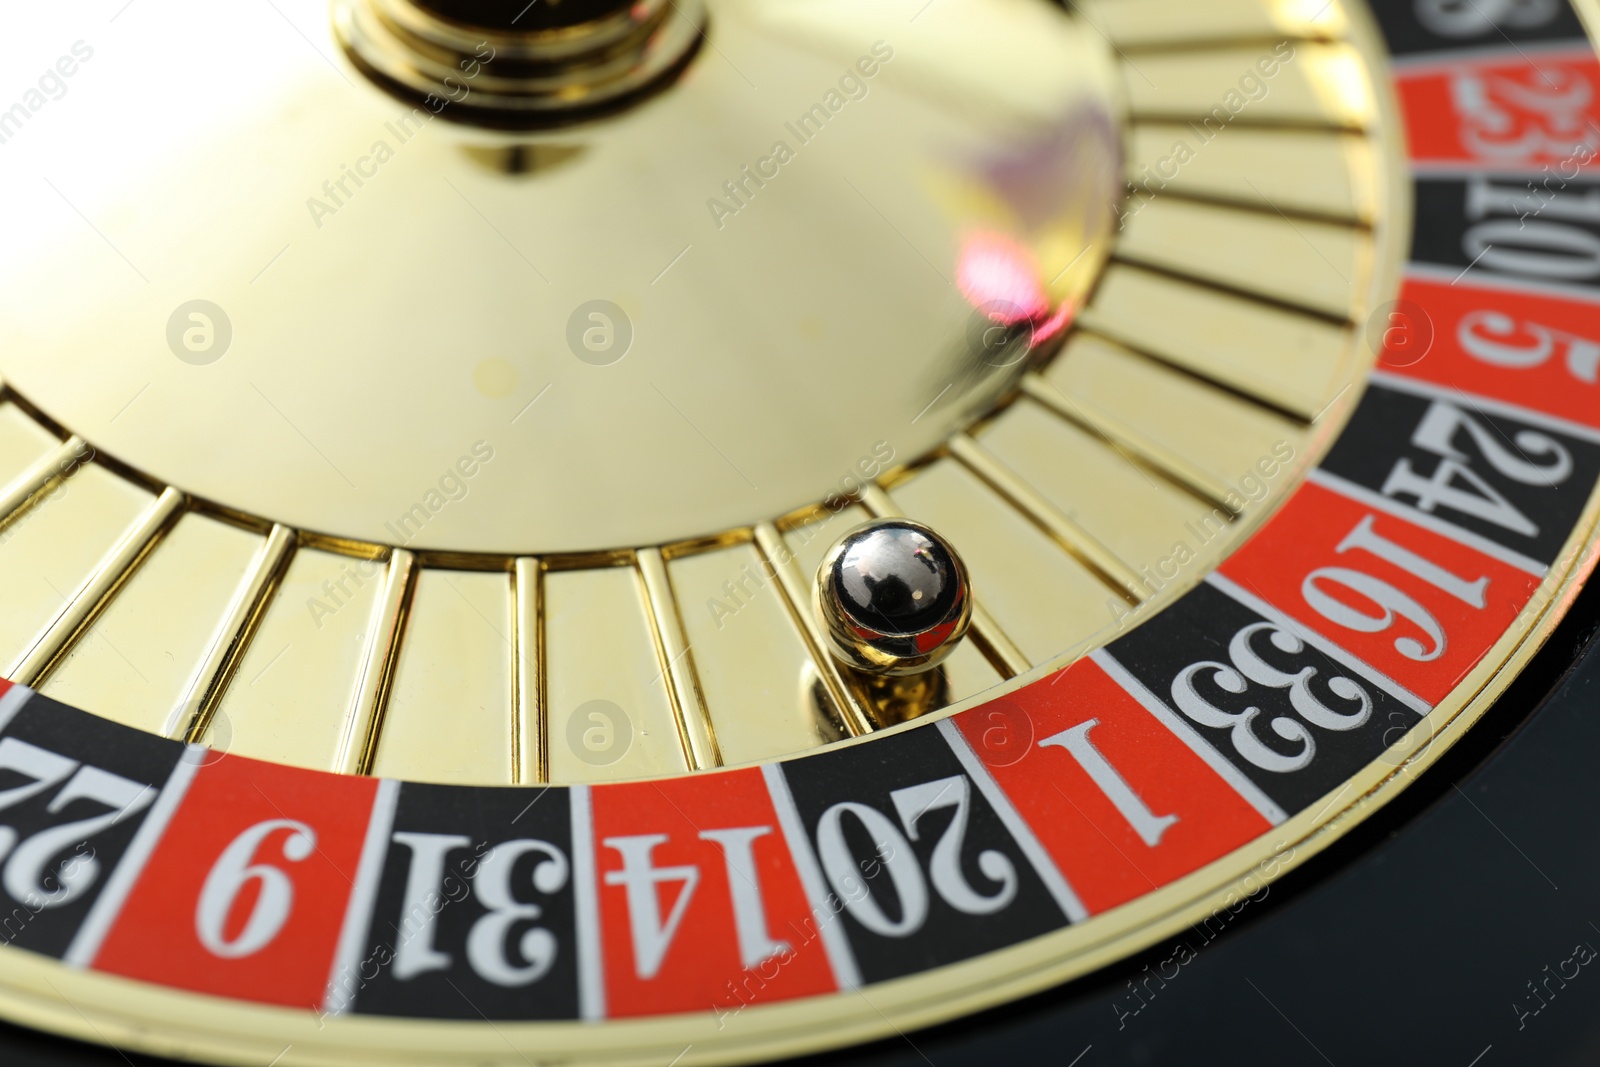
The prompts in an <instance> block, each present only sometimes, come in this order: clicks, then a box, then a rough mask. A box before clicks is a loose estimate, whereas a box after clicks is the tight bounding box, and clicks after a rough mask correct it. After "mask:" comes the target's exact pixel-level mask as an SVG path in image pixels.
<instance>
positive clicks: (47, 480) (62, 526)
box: [0, 442, 155, 667]
mask: <svg viewBox="0 0 1600 1067" xmlns="http://www.w3.org/2000/svg"><path fill="white" fill-rule="evenodd" d="M68 443H69V444H71V443H72V442H68ZM74 454H75V453H74V452H72V451H71V450H65V449H64V450H63V451H62V452H60V453H57V454H56V455H54V456H50V457H46V460H45V461H42V462H41V463H40V464H38V465H36V466H35V467H34V468H33V469H32V470H30V471H28V472H26V473H25V474H24V475H23V476H22V477H21V478H19V479H18V481H17V482H14V483H13V489H14V490H15V491H14V492H7V494H6V495H7V497H10V498H11V499H12V500H14V499H17V498H18V497H21V498H23V499H26V500H29V501H30V502H29V503H28V504H27V506H26V507H25V508H24V510H22V511H20V512H17V513H15V514H13V515H11V516H10V518H9V521H8V522H7V523H6V525H5V526H4V527H3V528H0V584H3V585H4V588H5V589H6V610H5V611H4V613H0V649H3V650H4V652H3V656H0V661H3V662H5V663H6V664H7V665H8V666H13V667H14V666H17V665H20V663H21V661H22V660H23V659H24V658H25V657H26V656H27V654H28V652H29V651H30V650H31V649H32V648H33V647H34V646H35V644H36V642H37V640H38V638H39V635H40V634H41V632H42V631H43V630H44V628H45V627H47V626H49V625H50V623H51V622H52V621H54V620H55V619H56V618H57V617H58V616H60V614H61V612H62V609H63V608H65V607H66V606H67V604H68V602H69V600H70V599H71V597H72V595H73V593H74V592H76V591H77V590H78V589H80V588H81V587H82V586H83V584H84V582H86V581H87V580H89V578H90V577H91V576H92V575H93V574H94V572H95V570H96V568H97V567H98V566H99V564H100V561H101V559H102V557H104V556H105V554H106V553H107V552H108V551H110V550H111V549H112V548H114V547H115V546H116V544H117V542H118V541H119V540H120V539H121V537H122V535H123V534H124V532H125V531H126V530H127V529H128V527H129V525H130V524H132V523H133V522H134V520H135V519H136V518H137V517H138V516H139V515H140V514H141V513H142V512H143V511H144V509H145V508H147V507H149V505H150V502H151V501H153V500H154V499H155V498H154V496H153V495H152V494H150V493H148V492H146V491H145V490H143V489H141V488H139V487H137V486H135V485H133V484H132V483H130V482H128V481H125V480H124V479H122V478H119V477H118V476H117V475H115V474H112V473H111V472H110V471H108V470H107V469H106V468H105V467H103V466H100V465H99V464H96V463H89V464H83V465H81V466H79V467H77V468H76V469H75V470H74V472H73V474H72V475H71V476H70V477H68V478H66V479H59V478H56V477H54V473H53V472H54V471H55V470H57V469H58V466H59V462H60V461H61V460H62V459H65V458H66V457H69V456H71V455H74ZM58 457H60V458H59V459H58ZM40 485H48V486H50V487H51V488H50V489H49V490H48V491H46V492H44V493H42V494H39V493H37V492H35V491H34V487H36V486H40ZM6 502H7V503H9V502H11V501H10V500H8V501H6Z"/></svg>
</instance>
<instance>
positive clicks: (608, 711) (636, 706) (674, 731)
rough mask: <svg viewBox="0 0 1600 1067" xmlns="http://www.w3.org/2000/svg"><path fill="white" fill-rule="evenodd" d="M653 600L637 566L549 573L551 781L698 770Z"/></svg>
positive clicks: (546, 596)
mask: <svg viewBox="0 0 1600 1067" xmlns="http://www.w3.org/2000/svg"><path fill="white" fill-rule="evenodd" d="M645 597H646V594H645V590H644V582H643V580H642V579H641V578H640V576H639V572H638V570H637V569H636V568H634V567H632V566H622V567H606V568H600V569H590V570H576V571H551V572H549V573H547V574H546V575H545V576H544V598H543V604H544V623H545V630H544V650H545V669H544V676H545V687H546V688H545V696H546V699H545V705H544V706H545V707H546V708H547V709H548V711H547V719H548V722H549V724H550V726H549V729H550V740H549V745H550V780H551V781H553V782H601V781H613V780H617V779H624V778H643V777H650V776H654V775H659V774H672V773H681V772H683V771H686V770H688V769H689V762H688V759H687V758H686V756H685V753H684V746H683V743H682V740H681V737H680V734H679V732H678V723H677V719H676V717H675V716H674V715H673V711H672V699H671V696H670V694H669V692H668V690H669V688H670V685H671V683H670V682H669V681H668V680H667V678H666V672H665V671H663V670H662V668H661V664H660V660H659V658H658V657H657V655H656V645H655V639H654V636H653V635H652V634H651V632H650V624H649V621H648V618H647V616H646V612H647V611H648V610H649V609H648V606H647V604H646V599H645Z"/></svg>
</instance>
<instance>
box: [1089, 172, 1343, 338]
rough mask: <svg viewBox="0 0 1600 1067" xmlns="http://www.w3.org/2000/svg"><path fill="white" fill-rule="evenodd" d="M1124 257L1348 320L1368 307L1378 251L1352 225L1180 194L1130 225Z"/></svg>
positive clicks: (1120, 251)
mask: <svg viewBox="0 0 1600 1067" xmlns="http://www.w3.org/2000/svg"><path fill="white" fill-rule="evenodd" d="M1117 256H1118V258H1119V259H1122V260H1126V261H1129V262H1133V263H1139V264H1142V265H1144V266H1149V267H1157V268H1161V269H1163V270H1168V271H1173V272H1175V273H1178V274H1184V275H1188V276H1189V277H1191V278H1195V279H1199V280H1205V281H1209V282H1211V283H1212V284H1214V285H1222V286H1227V287H1229V288H1232V289H1237V290H1240V291H1242V292H1246V293H1252V294H1258V295H1260V296H1265V297H1269V298H1271V299H1273V300H1278V301H1281V302H1283V303H1285V304H1288V305H1291V306H1294V307H1300V308H1305V309H1307V310H1309V311H1315V312H1318V313H1320V314H1323V315H1326V316H1328V317H1330V318H1334V319H1339V320H1344V319H1348V318H1356V317H1359V316H1360V315H1361V314H1362V312H1363V310H1364V308H1365V306H1366V305H1365V299H1364V298H1365V295H1366V289H1367V284H1368V281H1367V280H1368V279H1369V278H1370V277H1371V272H1372V249H1371V243H1370V241H1369V240H1368V238H1367V236H1366V235H1365V234H1363V233H1361V232H1360V231H1357V230H1353V229H1351V228H1350V227H1348V226H1338V225H1334V224H1331V223H1326V222H1318V221H1314V220H1311V219H1291V218H1288V217H1287V216H1284V215H1281V214H1278V213H1276V212H1274V213H1272V214H1263V213H1261V212H1256V211H1249V210H1246V209H1243V208H1232V207H1224V206H1222V205H1220V204H1202V203H1197V202H1194V201H1188V200H1180V199H1178V198H1177V197H1166V198H1157V199H1155V200H1153V201H1151V202H1150V203H1148V204H1146V205H1145V206H1144V208H1143V209H1142V210H1141V211H1140V212H1139V213H1138V214H1137V215H1132V216H1131V217H1129V218H1128V220H1127V226H1126V228H1124V230H1123V231H1122V240H1121V241H1120V242H1119V243H1118V245H1117Z"/></svg>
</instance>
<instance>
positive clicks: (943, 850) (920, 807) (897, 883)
mask: <svg viewBox="0 0 1600 1067" xmlns="http://www.w3.org/2000/svg"><path fill="white" fill-rule="evenodd" d="M889 800H890V801H891V802H892V803H893V804H894V809H895V814H896V815H898V816H899V819H900V825H899V826H896V825H895V824H894V823H893V822H891V821H890V820H889V817H888V816H886V815H884V814H883V813H882V812H881V811H879V810H878V809H877V808H874V807H869V806H868V805H866V804H859V803H856V802H854V801H844V802H842V803H839V804H835V805H833V807H831V808H829V809H828V810H827V811H825V812H823V813H822V818H821V820H819V822H818V823H817V856H818V858H819V859H820V860H821V861H822V869H823V872H824V873H825V874H826V875H827V876H828V882H829V883H830V884H831V885H832V886H833V891H834V892H835V893H836V894H838V896H839V898H840V899H841V900H843V901H844V904H845V907H846V908H847V909H848V910H849V912H850V914H851V915H852V916H854V917H855V919H856V921H857V922H859V923H860V924H861V925H862V926H865V927H866V928H867V929H868V930H871V931H872V932H873V933H875V934H879V935H881V936H884V937H909V936H910V935H911V934H914V933H916V932H917V931H918V930H920V929H922V927H923V925H924V924H925V923H926V922H927V921H928V906H929V896H928V885H929V883H930V882H931V883H932V886H933V889H934V891H935V892H937V893H938V894H939V896H940V898H941V899H943V900H944V902H945V903H946V904H948V905H950V906H951V907H952V908H955V909H956V910H957V911H959V912H963V913H964V914H967V915H993V914H994V913H995V912H998V911H1001V910H1002V909H1004V908H1005V907H1006V906H1007V905H1009V904H1010V903H1011V902H1012V901H1013V900H1015V899H1016V896H1017V870H1016V867H1015V865H1014V864H1013V863H1012V862H1011V860H1010V858H1009V857H1007V856H1006V855H1005V853H1003V852H999V851H997V850H995V849H985V850H984V851H982V852H980V853H978V857H977V859H978V870H979V872H980V873H982V874H983V876H984V877H985V878H987V879H989V880H990V881H991V882H995V883H997V884H998V885H999V889H997V890H995V891H994V892H993V893H989V894H984V893H980V892H978V890H977V889H975V888H974V887H973V886H972V884H971V883H970V882H968V881H967V876H966V874H965V873H964V872H963V871H962V869H961V854H962V851H963V849H964V847H965V845H966V837H967V822H968V819H969V818H970V813H971V804H972V784H971V783H970V782H969V781H968V780H967V779H966V778H965V777H964V776H962V775H956V776H954V777H951V778H941V779H939V780H938V781H933V782H925V783H923V784H922V785H914V786H907V787H906V788H904V789H897V790H895V791H894V792H893V793H890V794H889ZM944 808H954V809H955V811H954V813H953V814H952V816H951V818H950V822H949V824H948V825H946V826H945V829H944V833H942V834H941V835H940V836H939V840H938V842H937V843H936V844H935V845H934V847H933V855H932V856H931V857H930V858H929V861H928V871H927V876H926V877H924V875H923V871H922V867H921V866H920V865H919V863H918V861H917V856H916V853H915V852H914V851H912V848H911V844H910V841H920V840H921V839H922V818H923V816H925V815H927V814H928V813H929V812H931V811H938V810H941V809H944ZM846 816H850V817H852V818H853V819H854V820H855V821H856V822H857V823H858V824H860V826H861V828H862V829H863V830H865V831H866V832H867V834H868V835H869V836H870V837H871V838H872V841H873V845H874V847H875V848H876V851H877V861H878V863H879V864H881V867H882V869H883V870H885V871H887V872H888V874H889V883H890V885H891V886H892V887H893V889H894V896H895V899H896V900H897V901H898V903H899V908H898V911H899V912H900V917H899V918H898V919H895V918H891V917H890V916H889V914H888V913H887V912H885V911H884V909H883V907H882V906H881V905H880V904H879V903H878V901H877V899H876V898H874V897H873V895H872V894H871V893H870V892H868V891H866V888H865V886H864V885H863V882H862V879H861V878H860V877H859V874H858V870H859V868H858V866H857V863H856V859H855V856H854V855H853V854H852V853H851V851H850V845H849V843H848V842H847V841H846V840H845V832H844V831H845V817H846ZM902 830H903V831H904V833H902V832H901V831H902ZM908 837H909V838H910V841H908V840H907V838H908Z"/></svg>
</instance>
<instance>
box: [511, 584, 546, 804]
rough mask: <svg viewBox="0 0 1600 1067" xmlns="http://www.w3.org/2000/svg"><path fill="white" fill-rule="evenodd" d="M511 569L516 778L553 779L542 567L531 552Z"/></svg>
mask: <svg viewBox="0 0 1600 1067" xmlns="http://www.w3.org/2000/svg"><path fill="white" fill-rule="evenodd" d="M514 566H515V569H514V570H513V571H512V576H513V587H512V595H513V597H514V598H515V600H516V604H515V611H514V615H513V621H514V624H515V627H516V637H515V640H514V642H513V650H512V652H513V657H514V659H513V663H512V676H513V678H514V679H515V683H514V688H515V690H516V701H517V707H516V721H515V727H516V732H515V733H514V734H513V735H512V749H513V751H515V753H516V763H515V767H516V781H518V782H519V783H520V782H548V781H549V780H550V743H549V742H550V733H549V730H548V729H547V727H546V713H545V703H544V616H543V600H542V593H543V582H544V575H543V570H542V568H541V567H540V565H539V561H538V560H537V559H535V558H533V557H532V556H523V557H522V558H521V559H519V560H517V561H516V564H515V565H514Z"/></svg>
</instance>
